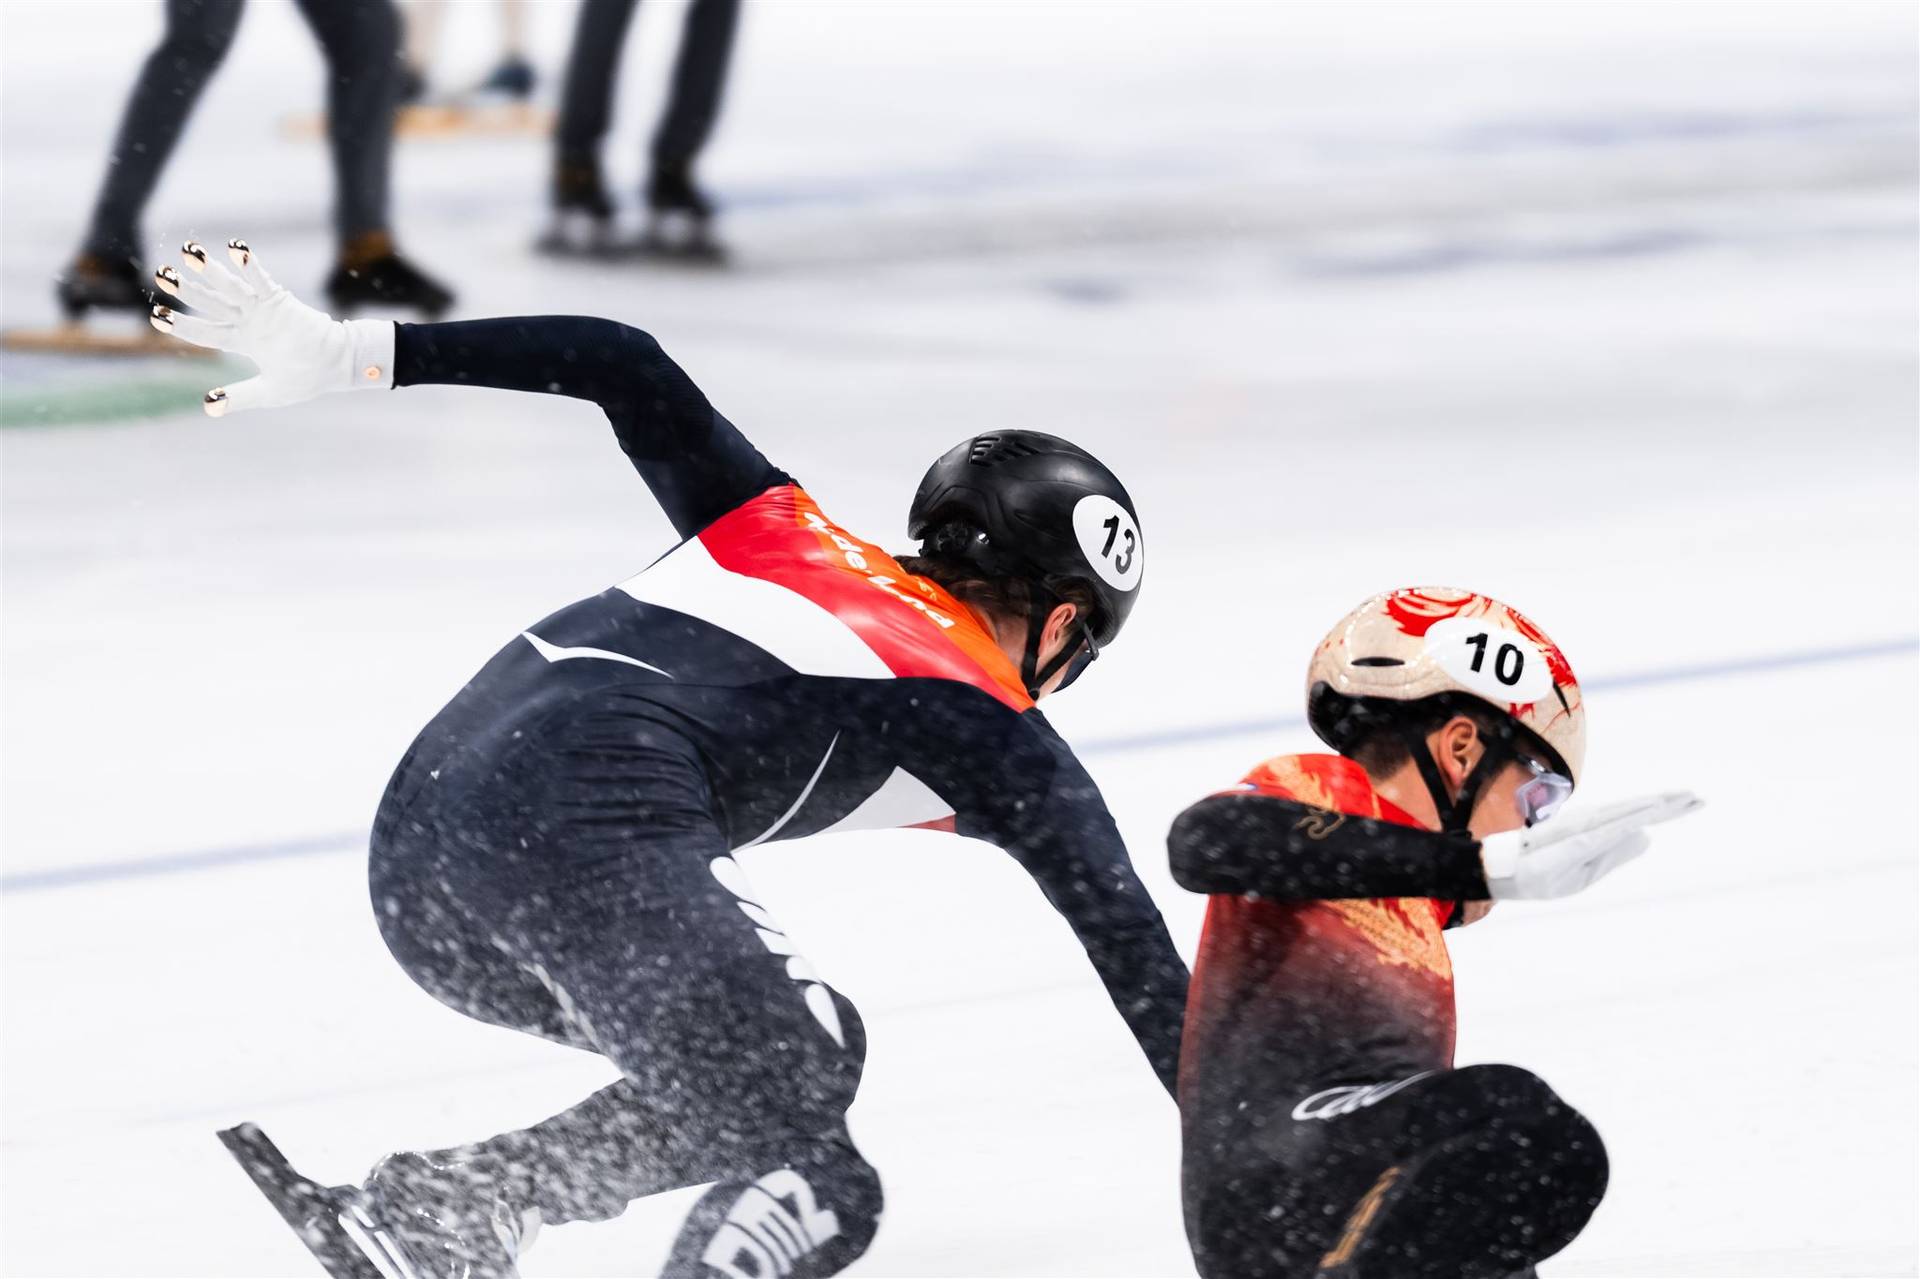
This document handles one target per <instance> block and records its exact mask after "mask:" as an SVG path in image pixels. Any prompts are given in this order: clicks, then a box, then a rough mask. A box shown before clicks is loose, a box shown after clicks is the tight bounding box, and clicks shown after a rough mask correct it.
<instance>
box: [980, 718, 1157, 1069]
mask: <svg viewBox="0 0 1920 1279" xmlns="http://www.w3.org/2000/svg"><path fill="white" fill-rule="evenodd" d="M1034 714H1035V712H1032V711H1029V712H1027V715H1026V716H1023V717H1022V718H1027V717H1030V716H1033V715H1034ZM1029 754H1031V755H1032V756H1033V757H1032V758H1017V757H1018V756H1026V755H1029ZM1049 755H1050V756H1051V759H1048V758H1045V757H1046V756H1049ZM1007 763H1008V766H1009V767H1011V768H1014V769H1015V770H1016V771H1017V772H1019V773H1025V774H1027V775H1029V776H1031V775H1033V774H1036V773H1037V774H1039V775H1041V776H1045V775H1046V774H1047V772H1048V770H1049V769H1050V770H1051V776H1052V783H1051V785H1050V786H1048V787H1047V789H1046V792H1045V799H1044V800H1043V801H1041V802H1039V803H1037V804H1036V803H1033V802H1031V800H1030V798H1029V799H1027V800H1025V801H1023V800H1021V799H1020V798H1019V797H1015V796H1012V795H1010V794H1008V795H1006V796H1005V798H1006V799H1007V801H1008V802H1007V804H1006V807H1005V809H1004V811H998V812H989V813H986V814H982V815H980V816H979V817H977V818H974V819H970V820H968V821H967V822H966V823H964V824H963V825H962V826H961V827H960V833H961V834H963V835H979V836H980V837H982V838H985V839H990V840H992V841H993V842H995V843H998V844H999V845H1000V846H1001V847H1002V848H1004V849H1006V851H1007V852H1008V853H1009V854H1011V855H1012V856H1013V858H1014V860H1016V861H1018V862H1019V863H1020V865H1021V866H1022V867H1024V868H1025V869H1026V871H1027V873H1028V874H1030V875H1032V876H1033V879H1034V882H1035V883H1037V884H1039V886H1040V891H1041V892H1042V893H1044V894H1046V898H1047V901H1048V902H1049V903H1050V904H1051V905H1052V906H1053V908H1054V909H1055V910H1057V911H1059V912H1060V914H1061V915H1062V916H1063V917H1064V918H1065V919H1066V921H1067V924H1068V926H1069V927H1071V928H1072V929H1073V934H1074V936H1075V937H1076V938H1077V939H1078V940H1079V942H1080V945H1081V947H1082V948H1083V949H1085V950H1086V952H1087V959H1088V960H1089V961H1090V962H1091V963H1092V964H1093V967H1094V971H1095V972H1097V973H1099V974H1100V980H1101V982H1102V984H1104V985H1105V986H1106V988H1107V995H1108V997H1109V998H1111V999H1112V1000H1113V1005H1114V1007H1115V1008H1116V1009H1118V1010H1119V1012H1120V1016H1121V1017H1122V1018H1123V1019H1124V1020H1125V1021H1126V1023H1127V1028H1128V1029H1129V1030H1131V1031H1132V1032H1133V1037H1134V1038H1135V1039H1136V1040H1137V1041H1139V1044H1140V1050H1141V1051H1142V1052H1143V1053H1145V1054H1146V1057H1147V1061H1148V1062H1149V1063H1150V1064H1151V1065H1152V1066H1153V1069H1154V1072H1155V1073H1156V1074H1157V1075H1159V1077H1160V1082H1161V1083H1162V1084H1164V1085H1165V1086H1166V1089H1167V1091H1168V1092H1172V1091H1173V1088H1174V1080H1175V1076H1176V1074H1177V1073H1178V1071H1179V1065H1180V1026H1181V1021H1182V1019H1183V1018H1184V1017H1185V1013H1186V1003H1187V965H1186V962H1185V961H1184V960H1182V959H1181V958H1180V952H1179V951H1177V950H1175V949H1174V946H1173V939H1172V938H1171V937H1170V936H1168V934H1167V925H1166V922H1165V921H1164V920H1162V919H1161V917H1160V909H1159V907H1157V906H1156V905H1154V902H1153V898H1152V897H1151V896H1149V895H1148V893H1147V889H1146V886H1145V885H1144V884H1142V883H1141V882H1140V877H1139V876H1138V875H1137V874H1135V873H1134V869H1133V861H1132V859H1131V858H1129V857H1128V856H1127V848H1126V844H1125V842H1124V841H1122V840H1121V838H1120V831H1119V828H1118V827H1116V826H1115V825H1114V821H1113V817H1112V816H1111V815H1110V814H1109V813H1108V812H1107V806H1106V802H1105V801H1104V800H1102V799H1101V797H1100V792H1099V790H1098V788H1097V787H1095V786H1094V784H1093V779H1092V778H1090V777H1088V776H1087V773H1086V770H1085V769H1084V768H1082V767H1081V766H1080V763H1079V761H1077V760H1076V759H1074V757H1073V756H1072V754H1071V753H1070V752H1069V751H1068V750H1067V748H1066V746H1065V744H1064V743H1062V742H1060V740H1059V739H1058V738H1057V737H1054V736H1053V734H1052V732H1051V730H1048V731H1047V733H1046V734H1045V736H1044V738H1043V739H1042V741H1041V742H1040V743H1039V744H1037V745H1030V746H1026V747H1024V748H1021V749H1016V750H1015V751H1010V752H1008V757H1007Z"/></svg>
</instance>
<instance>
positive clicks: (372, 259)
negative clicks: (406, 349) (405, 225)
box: [327, 231, 453, 320]
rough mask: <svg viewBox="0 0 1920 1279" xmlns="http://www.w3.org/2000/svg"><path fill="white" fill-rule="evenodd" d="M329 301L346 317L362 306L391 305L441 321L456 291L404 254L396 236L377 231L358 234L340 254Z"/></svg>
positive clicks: (329, 286) (329, 281)
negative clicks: (402, 254) (395, 245)
mask: <svg viewBox="0 0 1920 1279" xmlns="http://www.w3.org/2000/svg"><path fill="white" fill-rule="evenodd" d="M327 303H328V306H329V307H330V308H331V309H332V311H333V312H334V314H336V315H342V316H345V315H351V314H353V313H354V312H355V311H357V310H359V309H361V308H362V307H368V306H390V307H400V308H403V309H405V310H410V311H418V312H419V313H420V314H422V315H424V316H425V317H426V318H427V319H429V320H437V319H439V318H440V316H441V315H443V314H445V312H446V310H447V308H448V307H451V306H452V305H453V294H452V293H451V292H449V291H448V290H447V289H446V287H445V286H443V285H442V284H441V283H440V282H439V281H438V280H436V279H434V278H433V277H432V276H430V275H428V274H427V273H426V272H424V271H422V270H421V269H420V268H419V267H416V266H415V265H414V264H413V263H411V262H409V261H407V259H405V258H403V257H401V256H400V254H399V253H398V252H397V251H396V250H395V249H394V247H393V237H392V236H390V235H388V234H387V233H386V232H384V231H374V232H370V233H368V234H366V235H363V236H360V237H358V238H357V239H356V240H355V241H354V242H353V243H352V244H351V245H349V246H348V247H347V249H346V251H345V252H343V253H342V254H341V255H340V262H339V265H337V266H335V267H334V269H333V274H332V275H330V276H328V277H327Z"/></svg>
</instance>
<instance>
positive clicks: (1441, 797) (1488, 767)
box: [1400, 724, 1513, 834]
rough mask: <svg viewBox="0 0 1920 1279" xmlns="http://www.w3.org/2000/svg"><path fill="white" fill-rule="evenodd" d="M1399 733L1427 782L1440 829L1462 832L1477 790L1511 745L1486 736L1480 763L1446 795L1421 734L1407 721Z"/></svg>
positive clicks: (1510, 751)
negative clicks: (1457, 790) (1457, 787)
mask: <svg viewBox="0 0 1920 1279" xmlns="http://www.w3.org/2000/svg"><path fill="white" fill-rule="evenodd" d="M1400 736H1401V737H1402V738H1403V739H1404V740H1405V741H1406V743H1407V749H1408V750H1409V751H1411V752H1412V754H1413V762H1414V764H1415V765H1416V766H1417V767H1418V768H1419V769H1420V777H1421V780H1423V781H1425V782H1426V784H1427V793H1428V794H1429V795H1431V796H1433V809H1434V811H1435V812H1436V813H1438V814H1439V815H1440V829H1441V830H1443V831H1452V832H1456V833H1459V834H1465V833H1466V830H1467V823H1468V822H1469V821H1471V820H1472V818H1473V806H1474V804H1475V803H1477V802H1478V801H1479V799H1480V792H1481V790H1482V789H1483V788H1484V787H1485V786H1486V784H1487V782H1488V781H1489V780H1490V779H1491V778H1492V777H1493V775H1494V774H1495V773H1497V772H1498V771H1500V769H1501V768H1503V767H1505V766H1506V764H1507V762H1508V761H1509V760H1510V759H1512V758H1513V748H1512V747H1511V746H1510V745H1508V744H1507V741H1506V739H1504V738H1500V737H1488V738H1486V739H1485V741H1486V749H1485V750H1483V751H1482V752H1481V753H1480V762H1479V763H1477V764H1475V765H1474V766H1473V771H1472V772H1470V773H1468V774H1467V777H1466V780H1465V781H1463V782H1461V783H1460V793H1459V794H1458V795H1453V796H1449V795H1448V794H1447V783H1446V779H1445V778H1443V777H1441V776H1440V765H1438V764H1436V763H1435V762H1434V760H1433V751H1432V750H1431V749H1430V748H1429V747H1428V746H1427V739H1426V736H1425V734H1423V733H1421V732H1420V730H1419V729H1417V728H1415V727H1414V726H1413V725H1411V724H1404V725H1402V726H1401V728H1400Z"/></svg>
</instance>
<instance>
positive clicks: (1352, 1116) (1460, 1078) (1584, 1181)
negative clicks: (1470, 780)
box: [1187, 1065, 1607, 1279]
mask: <svg viewBox="0 0 1920 1279" xmlns="http://www.w3.org/2000/svg"><path fill="white" fill-rule="evenodd" d="M1339 1093H1344V1094H1346V1097H1345V1098H1342V1097H1341V1096H1339V1095H1337V1094H1339ZM1321 1096H1322V1098H1323V1100H1319V1101H1317V1102H1315V1103H1313V1104H1308V1105H1305V1106H1302V1107H1301V1109H1300V1111H1296V1110H1295V1109H1294V1108H1295V1107H1296V1105H1299V1104H1300V1103H1301V1102H1302V1101H1303V1098H1301V1097H1297V1096H1288V1097H1285V1098H1276V1099H1275V1102H1276V1105H1277V1107H1278V1113H1275V1114H1270V1115H1267V1116H1264V1117H1256V1116H1249V1118H1248V1123H1249V1124H1250V1125H1252V1126H1253V1127H1254V1129H1255V1135H1254V1136H1253V1137H1252V1138H1251V1139H1250V1140H1249V1141H1248V1143H1247V1147H1246V1149H1245V1150H1244V1151H1242V1152H1240V1154H1239V1156H1238V1157H1236V1158H1233V1159H1228V1160H1222V1161H1219V1162H1217V1163H1209V1164H1206V1165H1201V1166H1196V1165H1194V1164H1192V1163H1190V1164H1189V1166H1188V1169H1187V1192H1188V1201H1189V1202H1188V1209H1189V1230H1190V1234H1191V1235H1192V1242H1193V1245H1194V1252H1195V1259H1196V1262H1197V1264H1198V1265H1199V1268H1200V1272H1201V1274H1202V1275H1203V1276H1207V1279H1223V1277H1225V1276H1235V1279H1257V1277H1260V1276H1266V1277H1269V1279H1293V1277H1295V1276H1301V1277H1304V1276H1308V1275H1325V1276H1328V1277H1329V1279H1333V1277H1335V1276H1337V1277H1338V1279H1506V1277H1507V1276H1511V1275H1517V1274H1522V1273H1524V1272H1525V1271H1526V1270H1527V1269H1528V1268H1529V1267H1531V1266H1532V1265H1533V1264H1535V1263H1536V1262H1538V1261H1540V1260H1542V1259H1544V1258H1546V1257H1550V1256H1552V1255H1553V1254H1554V1253H1556V1252H1558V1251H1560V1250H1561V1249H1562V1248H1564V1247H1566V1246H1567V1244H1568V1243H1570V1242H1572V1240H1573V1239H1574V1238H1575V1236H1577V1235H1578V1234H1579V1232H1580V1230H1581V1229H1582V1228H1584V1226H1585V1225H1586V1223H1587V1221H1588V1219H1589V1218H1590V1217H1591V1216H1592V1215H1593V1211H1594V1209H1595V1208H1596V1207H1597V1206H1598V1205H1599V1203H1600V1199H1601V1197H1602V1196H1603V1195H1604V1194H1605V1191H1606V1181H1607V1159H1606V1150H1605V1147H1604V1145H1603V1144H1602V1143H1601V1141H1600V1137H1599V1134H1598V1133H1596V1132H1595V1131H1594V1130H1593V1127H1592V1125H1591V1124H1589V1123H1588V1122H1587V1120H1586V1119H1585V1118H1584V1117H1583V1116H1582V1115H1580V1113H1579V1112H1578V1111H1576V1110H1574V1109H1573V1108H1572V1107H1571V1106H1569V1105H1567V1103H1566V1102H1565V1101H1563V1100H1561V1099H1560V1098H1559V1096H1558V1095H1556V1094H1555V1093H1554V1092H1553V1090H1552V1089H1550V1088H1549V1087H1547V1085H1546V1084H1544V1083H1542V1082H1541V1081H1540V1080H1539V1079H1538V1078H1537V1077H1536V1076H1534V1075H1532V1074H1531V1073H1529V1072H1527V1071H1525V1070H1521V1069H1519V1068H1517V1067H1514V1066H1497V1065H1491V1066H1469V1067H1466V1068H1464V1069H1461V1070H1450V1071H1439V1072H1435V1073H1433V1074H1430V1075H1427V1076H1423V1077H1419V1078H1418V1079H1416V1080H1414V1081H1413V1082H1410V1083H1407V1084H1406V1085H1405V1086H1402V1087H1399V1088H1397V1089H1393V1090H1391V1091H1387V1090H1380V1091H1378V1092H1377V1093H1376V1094H1375V1095H1374V1098H1373V1099H1369V1098H1368V1094H1367V1092H1366V1090H1365V1089H1364V1088H1362V1087H1358V1086H1356V1087H1353V1088H1346V1089H1340V1090H1326V1091H1325V1092H1324V1093H1322V1094H1321ZM1343 1101H1345V1102H1347V1103H1348V1104H1342V1103H1343ZM1300 1113H1306V1114H1307V1115H1309V1116H1310V1117H1306V1118H1298V1117H1296V1115H1297V1114H1300Z"/></svg>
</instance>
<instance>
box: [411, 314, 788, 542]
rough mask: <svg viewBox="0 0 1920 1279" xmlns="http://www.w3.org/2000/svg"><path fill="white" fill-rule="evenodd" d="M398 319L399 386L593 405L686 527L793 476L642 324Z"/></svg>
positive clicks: (701, 524)
mask: <svg viewBox="0 0 1920 1279" xmlns="http://www.w3.org/2000/svg"><path fill="white" fill-rule="evenodd" d="M395 329H396V332H395V339H394V365H393V384H394V385H395V386H418V385H424V384H428V383H441V384H446V385H455V386H486V387H493V388H496V389H499V390H506V391H532V392H535V393H544V394H548V395H565V396H570V397H572V398H573V399H576V400H591V401H593V402H594V403H595V404H598V405H599V406H600V408H601V410H602V411H603V412H604V413H606V415H607V420H608V421H609V422H611V423H612V424H613V432H614V435H615V436H616V437H617V438H618V439H619V441H620V447H621V449H622V450H623V451H624V452H625V453H626V455H627V456H628V457H629V458H631V459H632V460H633V465H634V469H635V470H637V471H639V472H640V477H641V478H642V479H644V480H645V481H646V482H647V487H648V488H650V489H652V490H653V496H654V498H655V499H656V500H657V501H658V502H659V503H660V506H661V509H663V510H664V511H666V513H667V518H669V519H670V520H672V521H673V526H674V528H675V529H677V530H679V533H680V535H681V536H682V537H692V536H693V535H694V534H695V533H698V532H699V531H700V530H701V529H703V528H705V527H706V526H707V525H709V524H711V523H713V522H714V521H715V520H717V519H719V518H720V517H721V516H722V515H725V514H726V513H727V512H728V511H731V510H732V509H733V508H734V507H736V506H739V505H740V504H741V503H742V502H745V501H747V500H748V499H749V498H752V497H754V496H755V495H757V494H759V493H763V492H765V491H766V490H767V489H769V488H772V487H774V486H775V485H779V484H788V483H791V482H792V481H791V479H790V477H788V476H787V475H786V474H785V473H784V472H782V471H779V470H776V469H775V468H774V466H773V465H772V464H771V463H769V462H768V461H767V459H766V458H764V457H762V456H761V455H760V450H758V449H756V448H754V447H753V445H752V444H750V443H748V442H747V438H746V437H745V436H744V435H742V434H740V432H739V431H738V430H736V429H735V428H734V426H733V424H732V423H731V422H729V421H727V419H725V418H724V417H721V416H720V414H719V413H718V412H716V411H715V410H714V407H713V406H712V405H711V404H709V403H707V397H706V396H705V395H703V394H701V392H700V388H699V387H697V386H695V385H694V384H693V379H692V378H690V377H688V376H687V374H686V371H685V370H683V369H682V368H681V367H680V366H679V365H677V364H675V363H674V362H673V361H672V360H671V359H669V358H668V357H667V353H666V352H665V351H663V350H661V349H660V344H659V343H658V342H656V341H654V340H653V338H652V337H651V336H649V335H648V334H646V333H643V332H641V331H640V330H639V329H635V328H630V327H628V326H627V325H624V324H619V323H616V322H615V321H613V320H598V319H591V318H588V317H585V316H574V315H543V316H528V317H524V318H518V319H502V320H464V321H458V322H454V323H449V324H401V325H396V326H395Z"/></svg>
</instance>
